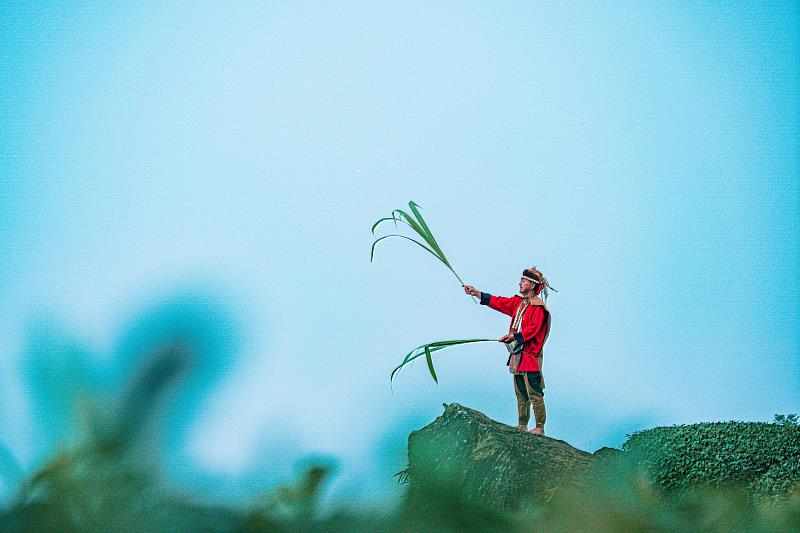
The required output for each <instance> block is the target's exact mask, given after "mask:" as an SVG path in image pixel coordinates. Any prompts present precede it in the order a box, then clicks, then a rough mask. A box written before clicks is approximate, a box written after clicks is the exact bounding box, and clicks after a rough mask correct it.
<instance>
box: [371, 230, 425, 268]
mask: <svg viewBox="0 0 800 533" xmlns="http://www.w3.org/2000/svg"><path fill="white" fill-rule="evenodd" d="M389 237H400V238H401V239H405V240H407V241H411V242H413V243H414V244H416V245H417V246H420V247H421V248H422V249H424V250H425V251H426V252H428V253H429V254H432V255H433V256H434V257H438V256H437V255H436V253H435V252H434V251H433V250H431V249H430V248H428V247H427V246H425V245H424V244H422V243H421V242H419V241H417V240H414V239H412V238H411V237H406V236H405V235H398V234H397V233H392V234H391V235H384V236H383V237H380V238H378V239H375V242H373V243H372V250H371V251H370V254H369V262H370V263H371V262H372V260H373V259H375V245H376V244H378V243H379V242H381V241H382V240H383V239H388V238H389Z"/></svg>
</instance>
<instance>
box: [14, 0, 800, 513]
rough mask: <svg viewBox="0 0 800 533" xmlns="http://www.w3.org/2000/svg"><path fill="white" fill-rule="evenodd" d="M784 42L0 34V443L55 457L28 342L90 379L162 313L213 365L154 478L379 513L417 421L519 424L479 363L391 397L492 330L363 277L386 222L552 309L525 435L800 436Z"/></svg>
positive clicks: (321, 32)
mask: <svg viewBox="0 0 800 533" xmlns="http://www.w3.org/2000/svg"><path fill="white" fill-rule="evenodd" d="M799 28H800V10H799V9H798V7H797V4H796V3H793V2H765V3H764V4H763V5H757V4H753V3H751V2H732V3H726V5H725V6H720V5H719V3H717V2H709V3H691V4H687V3H683V2H680V3H672V2H657V3H638V2H636V3H616V2H615V3H602V2H585V3H569V4H567V5H564V3H561V2H559V3H552V4H549V3H548V4H540V3H531V2H436V3H431V2H396V3H381V2H336V3H334V2H282V3H269V4H262V3H258V2H252V3H248V2H244V3H223V4H219V3H212V2H203V1H193V2H180V3H174V2H129V3H126V4H125V5H124V7H120V6H119V5H114V6H111V5H108V4H106V3H100V2H98V3H93V2H75V3H62V2H54V3H35V2H14V1H11V2H8V1H6V2H3V3H2V6H0V80H1V83H2V85H0V124H1V125H2V126H1V127H0V250H2V258H1V259H0V406H2V407H1V408H0V442H4V443H5V444H6V445H7V446H8V447H9V449H10V450H11V451H12V453H13V454H14V455H15V456H16V458H17V459H18V460H19V461H20V462H21V463H22V464H23V465H24V466H25V467H26V468H30V467H32V466H33V465H35V464H36V461H37V460H40V458H41V455H42V454H43V453H45V452H46V450H47V449H48V446H49V445H48V444H46V443H43V442H42V441H41V438H40V436H41V434H42V431H43V430H42V427H41V426H42V425H43V420H42V418H41V417H40V416H39V415H38V414H37V411H36V410H35V409H34V408H33V407H32V405H33V404H32V399H31V394H30V390H28V386H27V385H26V381H25V379H24V378H23V368H24V366H25V361H24V358H25V356H24V354H25V353H26V349H27V348H26V346H28V345H29V343H30V339H31V335H32V333H31V331H32V330H34V331H40V333H39V335H51V334H52V335H55V333H52V332H53V331H59V332H61V333H59V335H60V336H62V337H63V338H70V339H72V341H74V342H75V343H76V344H77V345H80V346H81V347H82V349H84V350H85V351H86V352H88V353H91V354H94V355H93V357H94V358H95V359H96V361H95V362H96V364H97V365H98V366H101V367H107V368H109V367H114V366H115V365H118V363H119V361H118V360H117V358H119V357H122V356H120V355H119V354H120V348H119V346H120V339H121V338H124V337H125V335H126V332H127V331H129V329H130V328H131V327H132V325H133V324H135V323H136V321H137V320H138V318H137V317H141V316H142V315H143V314H147V313H148V312H151V311H152V310H153V309H158V308H160V306H163V305H169V302H174V301H175V300H176V299H178V300H180V299H181V298H185V297H186V295H187V294H188V295H193V296H192V298H196V299H197V301H199V302H200V303H199V304H196V305H199V306H200V307H202V306H203V305H206V303H207V305H209V306H211V307H214V309H217V310H219V313H221V315H224V316H225V320H224V322H225V325H224V326H222V325H220V328H223V329H225V332H226V338H229V340H230V342H231V345H230V350H228V352H227V353H229V357H228V359H227V362H224V363H219V365H217V366H213V368H212V370H211V372H212V374H214V375H215V376H216V379H215V380H207V383H206V384H207V385H208V387H207V389H206V390H205V392H204V393H203V394H201V395H200V396H199V397H197V398H196V401H195V402H194V404H193V409H192V410H191V411H190V412H186V413H184V415H183V416H184V422H183V426H182V427H183V429H182V430H181V431H180V432H179V433H178V434H177V436H176V437H175V439H176V441H175V447H176V448H177V449H179V450H180V452H179V453H178V456H179V457H180V458H181V460H182V464H184V465H185V466H184V467H183V468H185V469H188V471H192V472H195V471H196V472H202V473H203V475H204V476H208V478H209V479H212V480H213V482H214V483H216V484H217V485H218V486H222V487H242V486H249V485H248V483H250V481H253V483H256V484H258V483H261V484H262V485H263V484H264V483H265V481H264V479H267V480H269V482H276V481H281V480H286V479H288V478H289V477H291V475H292V472H293V465H295V464H296V463H297V462H298V461H301V460H303V459H304V458H307V457H308V456H310V455H314V454H321V455H325V456H331V457H335V458H336V459H337V460H338V461H339V465H340V466H339V474H338V476H337V478H336V482H335V485H334V490H335V491H336V492H337V494H341V495H343V496H359V497H363V498H372V499H379V498H378V497H377V496H376V495H375V494H376V493H381V494H383V493H385V491H387V490H389V489H388V488H389V487H391V486H392V483H393V480H392V479H391V474H393V473H394V472H396V471H397V470H399V469H400V468H402V467H403V466H404V460H405V457H404V454H405V445H406V438H407V435H408V432H409V431H410V430H412V429H415V428H419V427H421V426H422V425H424V424H427V423H428V422H430V421H432V420H433V419H434V418H435V417H436V416H438V415H439V414H440V413H441V411H442V403H443V402H448V403H449V402H459V403H462V404H464V405H467V406H469V407H473V408H476V409H479V410H481V411H483V412H484V413H486V414H487V415H489V416H491V417H493V418H495V419H498V420H500V421H503V422H506V423H509V424H513V423H515V422H516V420H515V419H516V408H515V400H514V393H513V390H512V386H511V377H510V375H509V374H508V371H507V369H506V367H505V366H504V362H505V355H506V354H505V350H504V349H503V348H502V347H500V346H495V345H476V346H470V347H462V348H455V349H453V350H451V351H449V352H448V351H445V352H441V353H440V354H439V355H438V356H437V357H438V358H437V360H436V363H437V369H438V373H439V377H440V384H439V385H438V386H436V385H435V384H434V383H433V381H432V380H431V379H430V377H429V376H428V374H427V369H426V368H425V366H424V364H422V365H417V366H416V367H414V368H411V369H408V370H407V371H404V373H402V374H401V375H400V376H399V378H398V379H396V381H395V384H394V390H393V392H392V390H391V389H390V386H389V379H388V376H389V372H390V371H391V369H392V368H393V367H394V366H395V365H396V364H397V363H398V362H399V361H400V359H401V358H402V356H403V355H404V354H405V353H406V352H407V351H408V350H410V349H411V348H413V347H414V346H417V345H419V344H421V343H423V342H428V341H432V340H441V339H453V338H468V337H495V336H497V337H499V336H500V335H502V334H503V333H505V331H507V327H508V325H507V322H508V320H507V319H506V318H505V317H503V316H502V315H499V314H497V313H495V312H493V311H491V310H489V309H487V308H484V307H479V306H477V305H475V304H474V303H472V302H471V301H470V300H469V299H468V298H467V297H466V296H464V294H463V292H462V291H461V288H460V287H459V286H458V284H457V282H456V281H455V278H453V277H452V275H451V274H450V273H449V272H448V271H447V270H446V269H444V268H443V267H442V266H441V265H440V264H437V263H436V262H435V261H434V260H433V259H432V258H431V257H430V256H429V255H427V254H425V253H424V252H422V251H421V250H419V249H418V248H416V247H414V246H413V245H410V244H409V243H406V242H400V241H399V240H398V241H392V240H388V241H386V242H384V243H381V245H379V246H381V247H380V248H379V249H378V253H377V259H376V261H375V263H373V264H370V263H369V247H370V244H371V242H372V240H371V235H370V232H369V229H370V227H371V225H372V223H373V222H374V221H375V220H377V219H378V218H380V217H382V216H386V215H388V214H389V212H390V211H391V210H392V209H394V208H400V207H403V206H405V204H406V203H407V202H408V201H409V200H414V201H416V202H417V203H419V204H420V205H422V206H423V208H424V211H423V212H424V214H425V216H426V217H427V220H428V222H429V224H430V225H431V227H432V229H433V231H434V233H435V234H436V235H437V237H438V239H439V242H440V244H441V245H442V247H443V248H444V251H445V253H446V254H447V255H448V257H449V258H450V260H451V262H452V263H453V265H454V267H455V269H456V270H457V271H458V272H459V274H460V275H461V277H462V278H464V280H465V281H466V282H468V283H471V284H474V285H475V286H477V287H478V288H479V289H481V290H484V291H487V292H490V293H493V294H500V295H509V296H510V295H511V294H513V293H514V292H515V291H516V284H517V282H518V280H519V275H520V273H521V271H522V269H523V268H525V267H528V266H530V265H532V264H535V265H538V266H539V268H540V269H541V270H542V271H543V272H544V273H545V274H546V275H547V276H548V278H549V279H550V281H551V282H552V284H553V286H554V287H556V288H557V289H558V290H559V292H558V293H556V294H554V295H553V296H552V297H551V299H550V302H549V305H550V309H551V312H552V315H553V330H552V334H551V336H550V340H549V342H548V345H547V348H546V363H545V370H546V372H545V373H546V376H547V385H548V387H547V390H546V400H547V408H548V415H549V418H548V424H547V430H548V434H549V435H551V436H553V437H556V438H560V439H564V440H566V441H568V442H570V443H571V444H573V445H574V446H577V447H579V448H582V449H587V450H590V451H592V450H594V449H596V448H599V447H601V446H619V445H620V444H621V443H622V442H624V440H625V438H626V434H627V433H630V432H632V431H635V430H638V429H644V428H647V427H652V426H654V425H664V424H684V423H693V422H699V421H708V420H729V419H737V420H761V421H768V420H771V419H772V417H773V415H774V414H775V413H792V412H795V413H796V412H798V411H800V364H798V356H800V311H799V309H800V308H799V307H798V304H799V303H800V287H799V286H798V278H799V277H800V260H799V258H800V238H798V237H800V157H799V156H800V142H798V141H799V140H800V107H799V106H798V103H799V100H798V94H800V92H798V91H799V90H800V29H799ZM203 302H206V303H203ZM215 312H216V311H215ZM215 316H216V315H215ZM43 323H45V324H47V326H46V327H43V326H42V324H43ZM212 323H215V322H214V320H212ZM37 328H38V329H37ZM41 331H44V332H45V333H41ZM47 332H50V333H47ZM215 364H216V363H215ZM223 370H224V372H223ZM65 416H66V413H65ZM176 463H181V461H176ZM186 465H188V466H186ZM176 468H178V467H176ZM1 487H2V485H0V488H1ZM376 488H377V489H380V490H377V491H376ZM6 490H7V487H6ZM231 490H233V489H231ZM382 491H383V492H382ZM0 493H2V491H0Z"/></svg>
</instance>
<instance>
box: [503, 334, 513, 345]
mask: <svg viewBox="0 0 800 533" xmlns="http://www.w3.org/2000/svg"><path fill="white" fill-rule="evenodd" d="M513 340H514V335H511V334H510V333H509V334H508V335H503V336H502V337H500V342H505V343H509V342H511V341H513Z"/></svg>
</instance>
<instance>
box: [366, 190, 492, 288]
mask: <svg viewBox="0 0 800 533" xmlns="http://www.w3.org/2000/svg"><path fill="white" fill-rule="evenodd" d="M408 207H409V208H410V209H411V213H412V214H408V213H407V212H405V211H403V210H402V209H395V210H393V211H392V214H391V216H390V217H384V218H381V219H379V220H378V221H377V222H375V224H373V225H372V234H373V236H374V235H375V230H376V229H377V228H378V226H379V225H381V224H382V223H384V222H389V221H392V222H394V224H395V227H396V226H397V222H398V221H400V222H403V223H405V224H406V225H408V226H409V227H410V228H411V229H412V230H413V231H414V233H416V234H417V235H419V237H420V238H422V240H423V241H424V242H425V243H426V244H427V246H425V245H423V244H422V243H421V242H419V241H417V240H416V239H412V238H409V237H405V236H403V235H399V234H392V235H386V236H384V237H381V238H379V239H376V240H375V241H374V242H373V243H372V250H371V251H370V262H372V261H373V260H374V258H375V245H376V244H378V242H380V241H381V240H383V239H385V238H386V237H402V238H404V239H407V240H410V241H411V242H414V243H416V244H417V245H419V246H421V247H422V248H424V249H425V250H426V251H427V252H428V253H430V254H432V255H433V256H434V257H436V258H437V259H438V260H439V261H441V262H442V264H443V265H444V266H446V267H447V269H448V270H450V272H452V273H453V275H454V276H455V277H456V279H457V280H458V282H459V283H460V284H461V285H462V286H463V285H464V281H463V280H462V279H461V276H459V275H458V273H457V272H456V271H455V269H453V266H452V265H451V264H450V261H449V260H448V259H447V257H446V256H445V255H444V252H443V251H442V248H441V247H440V246H439V243H438V242H436V238H435V237H434V236H433V232H431V229H430V227H428V224H427V222H425V218H424V217H423V216H422V213H421V212H420V211H419V207H420V206H419V205H418V204H416V203H415V202H413V201H411V202H408ZM471 298H472V300H473V301H474V302H475V303H478V301H477V300H476V299H475V297H474V296H471Z"/></svg>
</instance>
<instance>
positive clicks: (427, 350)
mask: <svg viewBox="0 0 800 533" xmlns="http://www.w3.org/2000/svg"><path fill="white" fill-rule="evenodd" d="M425 361H426V362H427V363H428V371H429V372H430V373H431V376H432V377H433V381H435V382H436V384H437V385H438V384H439V378H437V377H436V371H435V370H434V369H433V358H432V357H431V349H430V348H429V347H428V346H426V347H425Z"/></svg>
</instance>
